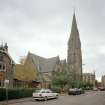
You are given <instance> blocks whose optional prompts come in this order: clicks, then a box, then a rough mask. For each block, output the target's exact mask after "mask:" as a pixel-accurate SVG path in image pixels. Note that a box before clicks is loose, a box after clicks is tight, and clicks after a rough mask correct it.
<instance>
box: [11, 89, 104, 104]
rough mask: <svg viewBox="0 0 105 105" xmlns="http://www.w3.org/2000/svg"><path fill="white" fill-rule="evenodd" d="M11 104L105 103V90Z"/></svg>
mask: <svg viewBox="0 0 105 105" xmlns="http://www.w3.org/2000/svg"><path fill="white" fill-rule="evenodd" d="M10 105H105V91H94V92H87V93H85V94H82V95H77V96H69V95H62V96H60V97H59V99H54V100H48V101H35V100H33V99H30V100H27V101H25V102H21V103H14V104H10Z"/></svg>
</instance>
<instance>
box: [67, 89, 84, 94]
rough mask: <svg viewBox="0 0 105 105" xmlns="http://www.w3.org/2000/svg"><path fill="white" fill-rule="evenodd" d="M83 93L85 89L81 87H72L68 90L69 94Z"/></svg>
mask: <svg viewBox="0 0 105 105" xmlns="http://www.w3.org/2000/svg"><path fill="white" fill-rule="evenodd" d="M83 93H84V90H82V89H81V88H80V89H78V88H71V89H69V91H68V94H69V95H79V94H83Z"/></svg>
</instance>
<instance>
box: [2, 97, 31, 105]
mask: <svg viewBox="0 0 105 105" xmlns="http://www.w3.org/2000/svg"><path fill="white" fill-rule="evenodd" d="M31 99H32V97H28V98H21V99H13V100H8V105H11V104H14V103H21V102H27V101H29V100H31ZM0 105H7V101H6V100H4V101H0Z"/></svg>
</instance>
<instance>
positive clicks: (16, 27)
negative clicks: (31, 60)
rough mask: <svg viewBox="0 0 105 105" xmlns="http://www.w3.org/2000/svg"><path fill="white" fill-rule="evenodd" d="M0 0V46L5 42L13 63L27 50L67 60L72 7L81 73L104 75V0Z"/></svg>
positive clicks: (25, 53) (98, 76)
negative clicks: (79, 49)
mask: <svg viewBox="0 0 105 105" xmlns="http://www.w3.org/2000/svg"><path fill="white" fill-rule="evenodd" d="M73 1H74V0H0V43H2V42H7V43H8V46H9V53H10V55H11V56H12V58H13V59H14V61H15V62H17V63H18V62H19V59H20V56H25V55H27V53H28V51H30V52H32V53H35V54H37V55H40V56H43V57H53V56H57V55H59V56H60V58H61V59H64V58H66V57H67V41H68V38H69V36H70V31H71V22H72V15H73V7H74V4H75V12H76V18H77V25H78V29H79V33H80V38H81V42H82V52H83V64H85V65H84V66H83V70H84V72H93V71H94V70H95V71H96V75H97V78H100V77H101V75H103V74H105V1H104V0H75V1H76V2H75V3H74V2H73Z"/></svg>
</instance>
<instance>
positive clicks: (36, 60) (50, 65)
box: [28, 53, 59, 73]
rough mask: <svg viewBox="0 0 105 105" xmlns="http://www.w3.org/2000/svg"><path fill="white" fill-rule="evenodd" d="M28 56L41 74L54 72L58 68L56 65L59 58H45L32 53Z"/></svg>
mask: <svg viewBox="0 0 105 105" xmlns="http://www.w3.org/2000/svg"><path fill="white" fill-rule="evenodd" d="M28 56H29V57H31V59H32V61H33V64H34V65H35V66H36V67H37V69H38V70H39V72H41V73H47V72H51V71H53V70H54V67H55V66H56V63H57V62H58V61H59V56H56V57H52V58H44V57H40V56H38V55H35V54H32V53H29V54H28Z"/></svg>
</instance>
